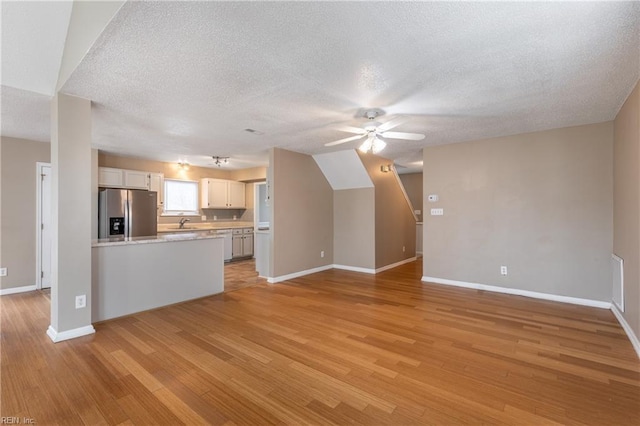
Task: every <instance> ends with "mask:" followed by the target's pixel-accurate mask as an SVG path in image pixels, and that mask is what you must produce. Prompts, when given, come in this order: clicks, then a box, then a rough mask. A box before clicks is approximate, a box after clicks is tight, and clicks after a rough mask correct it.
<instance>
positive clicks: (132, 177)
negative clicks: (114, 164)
mask: <svg viewBox="0 0 640 426" xmlns="http://www.w3.org/2000/svg"><path fill="white" fill-rule="evenodd" d="M123 172H124V186H125V188H136V189H147V190H148V189H149V172H141V171H138V170H123Z"/></svg>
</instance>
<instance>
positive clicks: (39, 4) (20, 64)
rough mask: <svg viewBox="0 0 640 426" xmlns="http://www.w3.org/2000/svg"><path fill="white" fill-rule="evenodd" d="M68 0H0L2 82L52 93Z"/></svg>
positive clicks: (41, 92) (67, 18)
mask: <svg viewBox="0 0 640 426" xmlns="http://www.w3.org/2000/svg"><path fill="white" fill-rule="evenodd" d="M72 4H73V3H72V2H70V1H35V2H18V1H2V4H1V9H0V10H1V14H2V85H3V86H9V87H13V88H15V89H22V90H25V91H29V92H36V93H40V94H43V95H48V96H53V94H54V91H55V88H56V83H57V82H58V71H59V70H60V63H61V62H62V52H63V50H64V42H65V39H66V37H67V29H68V27H69V20H70V19H71V7H72Z"/></svg>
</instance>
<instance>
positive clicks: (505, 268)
mask: <svg viewBox="0 0 640 426" xmlns="http://www.w3.org/2000/svg"><path fill="white" fill-rule="evenodd" d="M500 275H507V267H506V266H501V267H500Z"/></svg>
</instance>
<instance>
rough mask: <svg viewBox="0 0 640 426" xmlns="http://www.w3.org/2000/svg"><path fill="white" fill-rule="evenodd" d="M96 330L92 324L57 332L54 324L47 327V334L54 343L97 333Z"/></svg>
mask: <svg viewBox="0 0 640 426" xmlns="http://www.w3.org/2000/svg"><path fill="white" fill-rule="evenodd" d="M95 332H96V330H95V329H94V328H93V326H92V325H87V326H85V327H80V328H74V329H73V330H67V331H61V332H59V333H58V332H57V331H56V330H55V329H54V328H53V327H52V326H49V328H48V329H47V336H49V338H50V339H51V340H52V341H53V343H58V342H62V341H63V340H69V339H75V338H76V337H82V336H86V335H89V334H93V333H95Z"/></svg>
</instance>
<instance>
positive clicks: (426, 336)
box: [0, 262, 640, 425]
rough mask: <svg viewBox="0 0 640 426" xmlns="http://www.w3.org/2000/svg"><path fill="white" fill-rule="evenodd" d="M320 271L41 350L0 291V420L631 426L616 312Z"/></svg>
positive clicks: (639, 375) (627, 352) (639, 402)
mask: <svg viewBox="0 0 640 426" xmlns="http://www.w3.org/2000/svg"><path fill="white" fill-rule="evenodd" d="M421 270H422V267H421V264H420V263H419V262H414V263H411V264H407V265H404V266H401V267H399V268H396V269H394V270H391V271H387V272H384V273H381V274H378V275H377V276H370V275H365V274H359V273H354V272H345V271H337V270H330V271H325V272H321V273H318V274H314V275H310V276H307V277H302V278H298V279H295V280H291V281H288V282H284V283H281V284H276V285H267V284H258V285H255V286H252V287H249V288H244V289H240V290H237V291H233V292H230V293H224V294H221V295H218V296H214V297H209V298H205V299H200V300H196V301H192V302H187V303H184V304H181V305H175V306H171V307H167V308H162V309H158V310H155V311H150V312H145V313H141V314H137V315H134V316H131V317H127V318H121V319H117V320H112V321H108V322H105V323H102V324H98V325H96V330H97V333H96V334H95V335H93V336H87V337H83V338H79V339H75V340H71V341H67V342H61V343H58V344H55V345H54V344H52V343H51V342H50V341H49V339H48V337H47V336H46V335H45V330H46V328H47V326H48V325H49V304H48V301H47V300H46V298H45V297H44V296H43V295H42V293H39V292H32V293H25V294H17V295H11V296H3V297H2V298H0V308H1V310H2V313H1V319H2V324H1V326H2V337H1V344H2V366H1V373H2V376H1V379H2V381H1V392H2V398H1V402H2V405H1V408H0V410H1V411H0V415H1V416H20V417H23V416H24V417H29V418H33V419H34V420H35V421H36V422H37V424H53V423H60V424H74V425H76V424H83V423H84V424H87V425H94V424H139V425H144V424H169V425H175V424H181V423H184V424H205V423H211V424H229V425H231V424H237V425H240V424H247V425H261V424H283V423H286V424H295V425H300V424H307V423H311V424H341V425H342V424H372V425H381V424H393V425H407V424H460V423H473V424H479V423H487V424H518V425H538V424H552V423H564V424H599V425H612V424H620V425H630V424H639V423H640V363H639V361H638V359H637V358H636V355H635V353H634V351H633V349H632V347H631V344H630V343H629V341H628V340H627V338H626V337H625V335H624V332H623V330H622V329H621V328H620V326H619V325H618V324H617V322H616V320H615V318H614V317H613V315H612V314H611V313H610V312H609V311H607V310H602V309H595V308H587V307H579V306H572V305H566V304H560V303H554V302H545V301H536V300H533V299H526V298H522V297H517V296H507V295H499V294H491V293H485V292H479V291H475V290H466V289H457V288H452V287H445V286H439V285H435V284H432V285H424V284H422V283H420V281H419V280H420V276H421Z"/></svg>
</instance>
